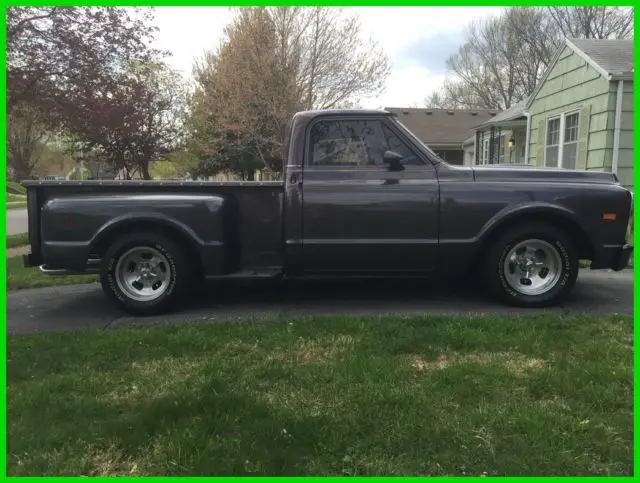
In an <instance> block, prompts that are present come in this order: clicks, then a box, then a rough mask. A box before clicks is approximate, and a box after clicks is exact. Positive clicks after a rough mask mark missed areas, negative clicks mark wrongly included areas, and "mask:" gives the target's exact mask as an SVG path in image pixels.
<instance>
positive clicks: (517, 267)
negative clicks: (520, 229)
mask: <svg viewBox="0 0 640 483" xmlns="http://www.w3.org/2000/svg"><path fill="white" fill-rule="evenodd" d="M503 269H504V276H505V279H506V281H507V283H508V284H509V286H510V287H511V288H512V289H514V290H516V291H517V292H520V293H521V294H524V295H542V294H544V293H546V292H548V291H549V290H551V289H552V288H553V287H554V286H555V284H556V283H557V282H558V279H559V278H560V274H561V272H562V258H561V257H560V253H559V252H558V250H557V249H556V248H555V247H554V246H553V245H551V244H550V243H548V242H546V241H544V240H538V239H531V240H524V241H521V242H519V243H518V244H516V245H515V246H514V247H513V248H512V249H511V250H510V251H509V253H508V254H507V256H506V258H505V260H504V266H503Z"/></svg>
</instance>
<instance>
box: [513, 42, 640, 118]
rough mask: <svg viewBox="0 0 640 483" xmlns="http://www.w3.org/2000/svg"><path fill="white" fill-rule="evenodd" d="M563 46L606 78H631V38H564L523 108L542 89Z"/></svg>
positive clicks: (528, 105) (526, 107)
mask: <svg viewBox="0 0 640 483" xmlns="http://www.w3.org/2000/svg"><path fill="white" fill-rule="evenodd" d="M565 47H569V48H570V49H571V50H573V51H574V52H575V54H576V55H579V56H580V57H582V58H583V59H584V60H585V61H586V62H587V63H589V65H591V66H592V67H593V68H594V69H595V70H597V71H598V72H599V73H600V74H601V75H602V76H603V77H604V78H606V79H607V80H609V81H611V80H621V79H622V80H633V40H624V39H565V42H564V44H563V45H561V46H560V47H558V50H556V53H555V55H554V56H553V59H552V60H551V62H550V63H549V67H547V70H546V71H545V73H544V74H543V75H542V78H541V79H540V81H539V82H538V84H537V85H536V88H535V89H534V91H533V93H532V94H531V97H529V100H528V101H527V104H526V106H525V109H528V108H529V107H530V106H531V103H532V102H533V100H534V99H535V98H536V96H537V95H538V92H540V89H542V86H543V85H544V83H545V82H546V80H547V77H549V74H550V73H551V71H552V70H553V68H554V67H555V65H556V63H557V62H558V59H559V58H560V55H561V54H562V52H563V51H564V49H565Z"/></svg>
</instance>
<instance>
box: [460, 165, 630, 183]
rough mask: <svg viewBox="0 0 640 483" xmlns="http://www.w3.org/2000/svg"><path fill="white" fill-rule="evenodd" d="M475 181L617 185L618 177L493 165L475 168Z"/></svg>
mask: <svg viewBox="0 0 640 483" xmlns="http://www.w3.org/2000/svg"><path fill="white" fill-rule="evenodd" d="M472 169H473V174H474V179H475V180H477V181H493V180H495V181H510V180H513V181H518V180H527V181H534V180H535V181H544V182H551V183H552V182H554V181H557V182H565V183H566V182H576V183H599V184H616V183H618V177H617V176H616V175H615V174H613V173H607V172H605V171H586V170H581V169H562V168H541V167H538V166H532V165H530V164H492V165H483V166H473V167H472Z"/></svg>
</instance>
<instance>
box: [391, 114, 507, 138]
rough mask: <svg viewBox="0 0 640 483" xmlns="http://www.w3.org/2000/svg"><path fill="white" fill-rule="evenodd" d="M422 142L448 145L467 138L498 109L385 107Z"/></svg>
mask: <svg viewBox="0 0 640 483" xmlns="http://www.w3.org/2000/svg"><path fill="white" fill-rule="evenodd" d="M385 110H386V111H388V112H391V113H393V114H395V115H396V116H397V119H398V120H399V121H400V122H401V123H402V124H404V125H405V126H407V128H409V129H410V130H411V132H413V134H415V135H416V136H417V137H418V138H419V139H420V140H421V141H422V142H424V143H425V144H428V145H429V146H438V145H451V144H454V145H455V144H457V145H460V146H462V143H463V142H464V141H466V140H467V139H469V137H471V136H472V135H473V133H474V131H475V128H476V127H477V126H478V125H479V124H482V123H484V122H486V121H487V120H489V119H491V117H493V116H495V115H496V114H497V113H498V112H499V111H498V110H497V109H427V108H421V109H418V108H404V107H387V108H385Z"/></svg>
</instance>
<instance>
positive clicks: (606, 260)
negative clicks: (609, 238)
mask: <svg viewBox="0 0 640 483" xmlns="http://www.w3.org/2000/svg"><path fill="white" fill-rule="evenodd" d="M632 253H633V247H632V246H631V245H629V244H628V243H625V244H624V245H605V246H602V247H600V249H599V250H598V251H597V252H596V254H595V256H594V257H593V260H592V261H591V268H592V269H602V268H608V269H611V270H615V271H616V272H618V271H620V270H624V269H625V268H626V267H627V265H628V263H629V259H630V258H631V254H632Z"/></svg>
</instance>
